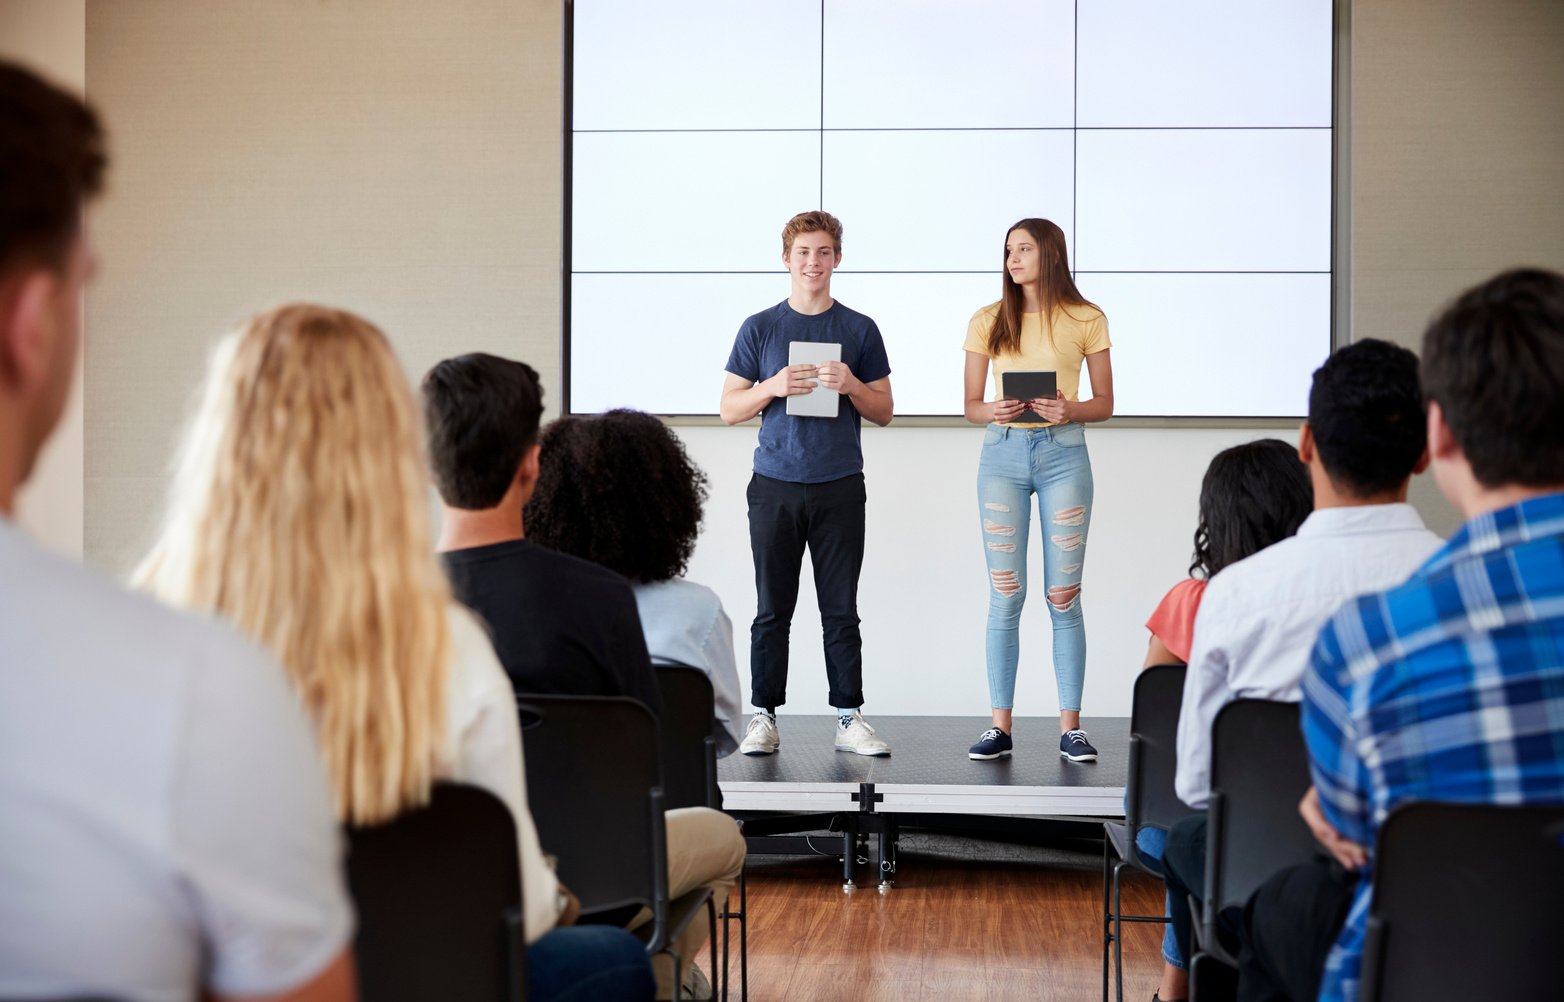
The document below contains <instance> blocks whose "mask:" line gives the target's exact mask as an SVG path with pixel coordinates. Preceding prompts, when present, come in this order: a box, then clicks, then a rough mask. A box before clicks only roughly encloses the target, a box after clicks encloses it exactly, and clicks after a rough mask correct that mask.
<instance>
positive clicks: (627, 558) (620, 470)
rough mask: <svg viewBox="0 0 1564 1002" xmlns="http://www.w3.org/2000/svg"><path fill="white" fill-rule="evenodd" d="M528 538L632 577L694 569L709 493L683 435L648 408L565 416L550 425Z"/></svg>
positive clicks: (663, 576)
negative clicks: (704, 508) (702, 517)
mask: <svg viewBox="0 0 1564 1002" xmlns="http://www.w3.org/2000/svg"><path fill="white" fill-rule="evenodd" d="M541 444H542V453H541V455H540V456H539V460H538V463H539V471H538V485H537V489H536V490H534V491H533V494H532V500H531V501H528V502H527V507H526V509H525V512H524V514H523V522H524V524H525V525H526V529H527V538H528V539H529V540H531V541H532V542H534V543H538V544H540V545H543V546H547V547H549V548H550V549H554V550H559V551H561V552H563V553H569V554H572V555H573V556H577V557H581V558H583V559H585V560H590V561H592V562H593V563H596V564H601V565H603V566H604V567H607V568H608V569H609V570H612V571H617V572H618V573H620V574H623V575H624V576H625V577H627V578H629V579H630V580H631V581H636V582H641V583H647V582H652V581H666V580H668V579H670V578H675V577H679V576H680V575H682V574H683V573H684V572H685V569H686V568H687V567H688V566H689V563H690V557H691V555H692V554H694V552H695V538H696V536H697V535H699V533H700V528H701V509H702V506H703V505H704V504H705V502H706V497H707V495H708V493H709V491H708V489H707V484H708V481H707V479H706V474H705V473H703V472H702V471H701V469H700V467H698V466H696V465H695V464H694V463H693V462H692V461H691V460H690V457H689V454H688V453H687V452H685V451H684V443H683V442H681V441H679V436H677V435H675V434H674V433H673V430H672V429H671V428H669V427H668V426H667V425H665V424H663V423H662V422H661V421H659V420H658V419H657V418H655V417H653V416H652V415H650V414H646V413H644V412H642V411H634V410H613V411H608V412H607V413H604V414H596V415H592V416H588V417H563V418H560V419H559V420H557V421H555V422H554V423H552V424H550V425H549V426H548V427H547V428H545V429H544V430H543V438H542V440H541Z"/></svg>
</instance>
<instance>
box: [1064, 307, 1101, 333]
mask: <svg viewBox="0 0 1564 1002" xmlns="http://www.w3.org/2000/svg"><path fill="white" fill-rule="evenodd" d="M1059 309H1060V311H1061V312H1062V313H1064V315H1065V316H1067V317H1069V318H1070V319H1071V320H1074V321H1075V322H1076V323H1078V324H1080V325H1082V326H1083V327H1086V326H1090V325H1092V324H1095V323H1100V322H1101V321H1103V320H1106V319H1107V317H1108V315H1107V314H1106V313H1104V312H1102V309H1101V308H1100V307H1097V306H1094V305H1092V304H1091V303H1078V304H1073V305H1070V306H1061V307H1059Z"/></svg>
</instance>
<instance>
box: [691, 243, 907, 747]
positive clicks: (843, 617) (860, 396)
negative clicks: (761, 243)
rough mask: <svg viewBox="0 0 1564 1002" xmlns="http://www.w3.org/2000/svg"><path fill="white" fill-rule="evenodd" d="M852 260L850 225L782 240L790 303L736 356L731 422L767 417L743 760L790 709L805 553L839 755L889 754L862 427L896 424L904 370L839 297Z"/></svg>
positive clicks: (759, 457) (776, 309) (760, 453)
mask: <svg viewBox="0 0 1564 1002" xmlns="http://www.w3.org/2000/svg"><path fill="white" fill-rule="evenodd" d="M841 260H842V224H841V222H840V221H839V220H838V219H837V218H836V217H835V216H833V215H831V214H830V213H828V212H802V213H799V214H798V215H796V216H794V217H793V218H792V219H790V220H788V223H787V226H786V227H784V228H783V230H782V261H783V263H784V264H786V265H787V270H788V274H789V275H790V276H791V278H792V290H791V292H790V293H789V294H788V297H787V299H785V300H783V301H782V302H780V303H778V304H777V305H776V306H773V307H771V308H770V309H768V310H764V311H762V312H760V313H757V314H755V315H754V316H752V317H750V318H749V319H747V320H745V321H744V324H743V326H741V327H740V328H739V333H738V338H737V339H736V340H735V341H734V343H733V352H732V354H730V355H729V356H728V364H727V373H728V376H727V380H726V381H725V382H724V383H723V386H722V403H721V406H720V412H721V414H722V420H723V421H724V422H726V423H727V424H738V423H739V422H740V421H748V420H749V419H750V418H752V417H754V416H755V415H757V414H759V415H761V419H760V441H759V444H758V446H757V447H756V449H755V475H754V476H753V477H752V478H751V480H750V482H749V490H748V498H749V540H750V549H751V551H752V552H753V553H754V557H755V591H756V593H757V605H758V608H757V609H756V612H755V622H754V624H753V625H752V626H751V627H750V656H749V664H750V682H751V685H750V702H751V703H753V704H754V705H755V707H756V708H757V709H756V712H755V716H754V717H753V718H752V719H751V720H750V722H749V726H748V729H747V730H746V731H745V735H744V741H743V742H742V743H741V744H740V745H739V751H741V752H743V753H744V754H745V755H770V754H771V753H772V752H775V751H776V750H777V745H778V744H779V738H778V736H777V721H776V708H777V707H779V706H781V705H782V704H783V703H784V702H786V699H787V652H788V631H789V629H790V627H791V626H792V621H793V608H794V606H795V605H796V604H797V602H798V575H799V572H800V570H801V569H802V567H803V560H804V548H805V547H806V546H807V547H808V549H809V555H810V559H811V561H812V562H813V564H814V571H815V591H816V592H817V593H818V595H819V599H820V625H821V629H822V633H823V634H824V636H823V640H824V645H825V667H826V676H827V678H828V679H829V682H830V702H831V705H832V706H834V707H836V712H837V728H836V749H837V751H849V752H856V753H857V754H859V755H889V754H890V752H891V748H890V745H888V744H886V743H885V740H884V739H883V738H881V737H879V736H878V735H877V734H875V732H874V728H872V727H870V726H869V724H868V723H867V722H866V721H865V720H864V719H863V715H862V714H860V713H859V712H858V711H859V708H860V707H861V706H862V705H863V652H862V648H863V640H862V638H861V637H860V635H859V632H858V573H859V571H860V570H861V569H862V567H863V548H864V499H865V495H864V480H863V448H862V445H861V443H860V427H861V424H862V421H861V418H864V417H867V418H868V419H869V420H870V421H873V422H874V423H875V424H877V425H880V426H882V427H883V426H885V425H888V424H890V423H891V413H892V401H891V380H890V374H891V365H890V361H889V359H887V358H886V355H885V342H884V341H883V340H882V339H881V337H880V329H879V328H878V327H876V326H875V323H874V321H873V320H870V319H869V318H868V317H866V316H864V315H863V314H862V313H857V312H854V311H853V310H850V309H848V308H847V307H845V306H843V305H842V304H841V303H838V302H837V301H836V300H834V299H832V298H831V272H832V271H833V270H835V268H836V266H837V265H838V264H839V263H840V262H841ZM793 341H814V342H823V343H832V344H839V345H841V347H842V360H841V361H839V362H821V363H820V364H819V365H792V366H790V365H788V345H789V343H790V342H793ZM817 382H818V384H819V385H820V386H822V387H826V388H829V389H832V390H836V391H838V392H839V393H841V395H842V399H841V401H840V405H839V407H838V409H837V413H836V416H835V417H795V416H793V415H790V414H788V413H787V398H788V397H791V396H797V395H800V394H805V393H811V392H813V389H814V386H815V384H816V383H817Z"/></svg>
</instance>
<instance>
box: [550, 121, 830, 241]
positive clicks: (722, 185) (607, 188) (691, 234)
mask: <svg viewBox="0 0 1564 1002" xmlns="http://www.w3.org/2000/svg"><path fill="white" fill-rule="evenodd" d="M574 166H575V183H574V184H573V185H572V191H573V196H574V197H573V198H572V206H571V214H572V217H573V219H574V230H573V234H572V240H571V256H572V259H573V269H572V270H574V271H577V272H582V271H760V270H765V271H775V270H776V269H778V268H781V267H782V225H783V224H784V223H786V222H787V221H788V219H789V218H791V217H792V215H793V214H794V213H795V212H802V211H804V210H805V209H809V208H812V207H814V206H815V205H817V204H818V203H819V199H820V134H819V133H818V132H589V133H583V134H581V135H578V136H576V142H575V157H574Z"/></svg>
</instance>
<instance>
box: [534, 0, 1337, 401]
mask: <svg viewBox="0 0 1564 1002" xmlns="http://www.w3.org/2000/svg"><path fill="white" fill-rule="evenodd" d="M568 10H569V12H570V13H569V15H568V16H570V17H571V18H572V24H573V35H572V37H573V40H574V49H573V52H572V54H571V59H572V68H571V87H572V98H573V102H574V103H573V110H572V112H571V113H570V127H571V130H572V135H571V141H572V146H571V171H570V176H569V177H568V179H567V181H568V184H569V187H570V199H569V204H570V211H571V217H570V219H569V220H568V221H567V225H568V226H569V229H570V244H569V248H570V259H569V261H568V262H567V267H568V269H569V271H570V273H571V275H570V279H569V281H570V290H571V295H570V299H569V307H568V310H567V315H566V320H565V323H566V332H565V337H566V340H567V342H568V355H567V357H568V360H569V362H568V370H567V371H568V377H569V378H568V396H569V400H568V407H569V409H570V410H571V411H574V412H589V411H596V410H601V409H604V408H607V407H614V406H633V407H640V408H642V409H646V410H650V411H653V412H657V413H663V414H680V415H684V414H715V413H716V409H717V398H718V390H717V387H719V386H720V384H721V380H722V371H721V370H722V367H723V365H724V363H725V362H726V360H727V355H728V351H729V349H730V348H731V346H732V341H733V336H734V334H735V333H736V332H737V329H738V326H739V323H740V322H741V321H742V320H743V318H744V317H745V316H748V315H750V314H752V313H755V312H757V311H759V310H762V309H765V308H767V307H769V306H771V305H774V304H775V303H776V302H778V301H780V300H781V299H783V298H785V296H786V295H787V292H788V278H787V274H786V272H785V270H784V269H783V267H782V264H781V261H780V252H781V247H780V240H779V234H780V231H781V229H782V226H783V224H784V223H785V222H786V221H787V219H788V218H789V217H791V216H792V215H793V214H794V213H796V212H800V211H804V210H806V209H812V208H824V209H826V210H827V211H830V212H832V213H834V214H836V215H837V216H839V217H840V218H841V219H842V221H843V223H844V226H845V229H846V233H845V238H844V247H843V260H842V265H843V267H842V269H840V270H839V271H838V272H837V275H836V278H835V281H834V282H833V291H834V293H835V295H836V297H837V298H838V299H840V300H841V301H842V302H843V303H845V304H846V305H848V306H851V307H852V308H854V309H856V310H859V311H861V312H864V313H867V314H868V315H869V316H871V317H873V318H875V320H876V321H877V322H878V323H879V325H880V327H881V329H882V331H883V332H884V335H885V338H886V345H887V350H888V352H889V355H890V360H891V366H892V369H893V375H892V385H893V388H894V390H895V396H896V403H897V407H896V411H897V413H898V414H902V415H912V414H918V415H926V414H933V415H948V416H959V415H960V413H961V402H962V401H961V372H962V367H963V365H964V357H963V356H962V354H961V351H960V345H961V341H962V338H963V336H964V334H965V330H966V324H967V321H968V319H969V318H970V317H971V315H972V313H973V311H974V310H976V309H977V308H978V307H980V306H983V305H985V304H987V303H991V302H993V301H994V300H995V299H997V298H998V296H999V288H1000V272H999V266H1000V258H1001V253H1002V248H1003V242H1004V237H1005V227H1006V226H1008V225H1009V224H1010V223H1012V222H1014V221H1015V220H1017V219H1020V218H1023V217H1028V216H1043V217H1046V218H1050V219H1052V220H1054V221H1055V222H1056V223H1058V224H1059V225H1060V227H1061V228H1062V229H1063V231H1064V232H1065V235H1066V240H1067V242H1068V243H1069V249H1070V254H1071V263H1072V265H1073V267H1074V268H1075V269H1077V280H1078V283H1079V285H1080V287H1081V289H1082V291H1083V292H1084V293H1085V294H1086V295H1087V296H1088V297H1089V298H1092V299H1094V300H1096V301H1097V302H1098V303H1099V305H1101V306H1102V308H1103V309H1104V310H1105V312H1106V313H1107V315H1108V318H1109V324H1110V329H1111V331H1112V335H1113V340H1114V345H1115V350H1114V352H1113V362H1114V374H1115V402H1116V414H1117V415H1119V416H1140V415H1145V416H1172V417H1236V418H1243V417H1273V416H1296V415H1299V414H1301V413H1303V411H1304V409H1305V400H1304V396H1303V394H1304V392H1305V391H1306V388H1307V385H1308V378H1309V374H1310V372H1312V370H1313V368H1314V367H1315V366H1316V365H1317V364H1318V363H1319V361H1320V360H1321V359H1323V358H1324V357H1325V356H1326V354H1327V353H1328V352H1329V350H1330V346H1331V318H1332V309H1331V297H1332V275H1331V268H1332V265H1333V261H1332V172H1333V156H1334V154H1333V150H1332V135H1333V133H1332V128H1331V126H1332V122H1333V101H1334V96H1333V78H1334V74H1333V65H1332V61H1333V50H1332V45H1333V30H1334V25H1333V21H1332V18H1333V3H1332V0H1277V2H1276V3H1274V4H1262V5H1247V4H1239V3H1234V2H1217V0H1194V2H1192V3H1190V4H1178V5H1168V4H1166V3H1165V2H1163V0H972V2H967V3H962V4H953V3H949V2H945V0H819V2H815V0H803V2H798V0H765V2H751V0H745V2H744V3H733V2H731V0H668V2H665V3H660V4H655V5H649V4H644V3H640V2H636V0H574V2H573V3H572V4H571V5H570V7H569V8H568ZM703 366H704V371H705V372H708V373H710V374H711V378H710V379H704V378H701V377H700V376H699V375H697V374H696V373H697V370H700V369H701V368H702V367H703ZM1086 382H1087V379H1086V377H1085V376H1084V373H1083V384H1085V383H1086ZM1083 391H1084V386H1083Z"/></svg>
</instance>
